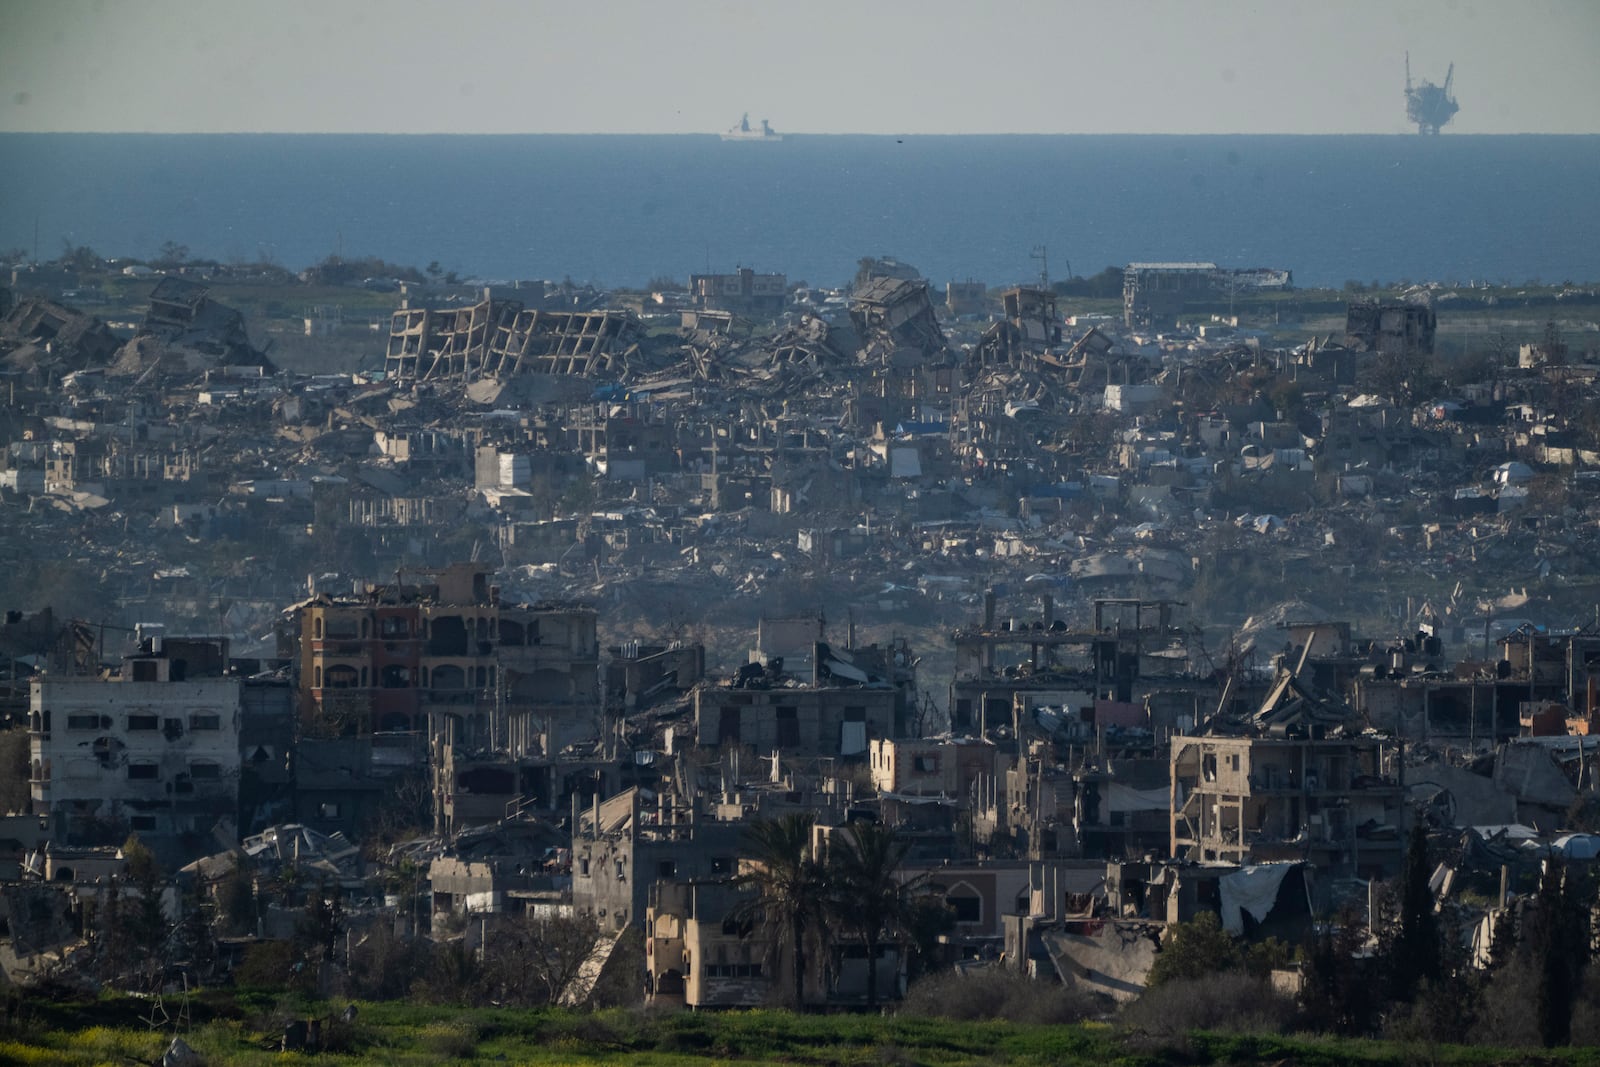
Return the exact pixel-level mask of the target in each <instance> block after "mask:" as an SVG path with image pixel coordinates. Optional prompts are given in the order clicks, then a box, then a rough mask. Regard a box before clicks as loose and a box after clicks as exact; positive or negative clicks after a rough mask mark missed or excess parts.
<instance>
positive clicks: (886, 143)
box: [0, 133, 1600, 287]
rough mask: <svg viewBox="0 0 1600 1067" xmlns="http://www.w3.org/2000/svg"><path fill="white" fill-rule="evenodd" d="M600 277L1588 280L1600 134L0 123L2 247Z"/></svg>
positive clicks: (490, 277)
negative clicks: (732, 135)
mask: <svg viewBox="0 0 1600 1067" xmlns="http://www.w3.org/2000/svg"><path fill="white" fill-rule="evenodd" d="M169 241H170V242H175V243H177V244H179V245H183V246H186V247H187V248H188V249H189V252H190V254H191V255H192V256H196V257H204V258H209V259H216V260H219V261H223V262H254V261H258V260H268V261H272V262H275V263H278V264H280V265H283V266H285V267H289V268H292V269H300V268H303V267H306V266H309V265H312V264H314V263H317V262H320V261H322V260H323V259H325V258H327V257H328V256H330V255H339V256H343V257H344V258H359V257H369V256H370V257H378V258H380V259H383V260H385V261H388V262H391V263H396V264H401V265H414V266H417V267H423V266H426V265H427V264H429V263H431V262H437V263H438V264H440V266H441V268H442V269H443V270H446V271H453V272H455V273H457V274H459V275H460V276H461V277H462V278H477V279H481V280H483V281H486V282H502V281H511V280H518V279H540V278H545V279H564V278H570V279H572V280H574V281H577V282H588V283H593V284H595V285H598V286H602V287H622V286H640V285H643V284H645V283H646V282H647V281H649V280H652V279H659V278H672V279H676V280H678V281H686V280H687V278H688V276H689V275H690V274H693V273H700V272H706V271H710V272H717V273H722V272H728V271H732V270H734V269H735V268H738V267H749V268H753V269H754V270H756V271H758V272H775V273H783V274H786V275H787V276H788V278H789V280H790V281H791V282H805V283H808V284H810V285H815V286H832V285H839V284H843V283H845V282H847V281H848V280H849V279H850V278H851V276H852V275H853V274H854V273H855V270H856V267H857V263H858V261H859V260H860V259H862V258H863V257H867V256H874V257H882V256H892V257H894V258H896V259H899V260H901V261H903V262H905V263H909V264H910V265H912V266H914V267H916V268H918V269H919V270H920V271H921V272H922V273H923V275H924V276H926V277H928V278H930V279H932V280H933V281H935V282H936V283H938V284H941V285H942V284H943V283H944V282H946V281H951V280H958V281H959V280H969V279H970V280H978V281H985V282H988V283H990V284H991V285H1008V284H1014V283H1017V282H1031V281H1034V280H1037V279H1038V278H1039V277H1040V276H1041V274H1046V275H1047V276H1048V277H1050V278H1051V279H1060V278H1064V277H1068V276H1070V275H1072V274H1079V275H1084V276H1088V275H1092V274H1094V273H1096V272H1098V271H1100V270H1102V269H1104V268H1105V267H1107V266H1111V265H1121V264H1124V263H1127V262H1131V261H1145V260H1156V261H1211V262H1216V263H1218V264H1221V265H1223V266H1231V267H1272V268H1280V269H1288V270H1291V271H1293V274H1294V279H1295V283H1296V284H1297V285H1299V286H1302V287H1311V286H1342V285H1344V284H1345V283H1347V282H1350V281H1357V282H1363V283H1366V282H1372V281H1382V282H1386V283H1387V282H1398V281H1411V282H1424V281H1437V282H1442V283H1445V284H1451V285H1465V284H1471V283H1483V282H1493V283H1497V284H1512V285H1518V284H1523V283H1525V282H1543V283H1545V284H1556V283H1560V282H1574V283H1583V282H1589V281H1594V280H1597V279H1600V136H1545V135H1523V136H1474V135H1456V134H1451V133H1446V134H1444V135H1442V136H1438V137H1422V136H1417V135H1389V136H1262V135H1252V136H1160V135H1128V136H1101V135H1093V136H1091V135H1062V136H1042V135H1041V136H1033V135H984V136H906V137H893V136H844V135H837V136H835V135H791V136H787V137H785V138H784V139H783V140H782V141H780V142H774V143H757V142H725V141H722V140H721V139H719V138H718V137H717V136H715V135H661V136H652V135H589V136H567V135H528V136H487V135H338V134H239V135H232V134H226V135H225V134H195V135H166V134H15V133H12V134H0V252H4V251H6V250H13V249H23V250H26V251H27V252H28V253H30V254H32V253H34V252H35V251H37V253H38V255H39V256H41V257H42V258H44V259H51V258H54V257H55V256H57V255H59V254H60V253H61V251H62V249H63V248H64V247H66V246H82V245H86V246H88V247H90V248H92V249H94V250H95V251H96V252H98V253H100V254H101V255H104V256H118V257H129V258H134V259H142V258H150V257H154V256H155V255H157V254H158V252H159V250H160V249H161V247H162V245H163V244H165V243H166V242H169Z"/></svg>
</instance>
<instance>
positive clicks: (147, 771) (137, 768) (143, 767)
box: [128, 763, 161, 781]
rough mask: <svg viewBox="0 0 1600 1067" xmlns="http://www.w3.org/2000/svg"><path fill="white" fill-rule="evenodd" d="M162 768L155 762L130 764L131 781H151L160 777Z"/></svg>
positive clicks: (129, 777)
mask: <svg viewBox="0 0 1600 1067" xmlns="http://www.w3.org/2000/svg"><path fill="white" fill-rule="evenodd" d="M160 773H161V768H160V767H159V766H157V765H156V764H154V763H130V764H128V780H129V781H141V780H142V781H149V780H151V779H154V778H158V777H160Z"/></svg>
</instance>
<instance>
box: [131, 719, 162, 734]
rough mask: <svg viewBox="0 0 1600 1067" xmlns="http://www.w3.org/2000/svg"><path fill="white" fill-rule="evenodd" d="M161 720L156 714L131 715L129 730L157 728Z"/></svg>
mask: <svg viewBox="0 0 1600 1067" xmlns="http://www.w3.org/2000/svg"><path fill="white" fill-rule="evenodd" d="M160 725H161V723H160V721H159V720H158V719H157V717H156V716H154V715H129V716H128V730H129V731H130V732H131V731H134V730H155V729H158V728H160Z"/></svg>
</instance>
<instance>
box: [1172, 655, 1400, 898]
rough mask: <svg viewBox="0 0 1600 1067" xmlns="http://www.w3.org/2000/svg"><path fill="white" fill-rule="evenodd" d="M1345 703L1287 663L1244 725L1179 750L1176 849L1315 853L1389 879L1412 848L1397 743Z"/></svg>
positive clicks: (1175, 745) (1342, 867) (1241, 857)
mask: <svg viewBox="0 0 1600 1067" xmlns="http://www.w3.org/2000/svg"><path fill="white" fill-rule="evenodd" d="M1353 721H1354V720H1353V716H1352V715H1351V713H1350V710H1349V708H1348V706H1347V705H1342V704H1340V703H1339V702H1338V701H1337V700H1334V699H1330V698H1326V697H1323V696H1321V695H1319V694H1316V693H1314V692H1312V691H1311V690H1309V689H1308V688H1306V687H1305V686H1304V685H1302V684H1301V683H1300V682H1299V681H1298V680H1297V679H1296V677H1295V675H1294V674H1292V673H1291V672H1289V671H1288V670H1284V671H1282V672H1281V674H1280V676H1279V679H1278V682H1277V684H1276V685H1275V686H1274V687H1273V689H1272V691H1271V692H1270V693H1268V695H1267V697H1266V699H1265V700H1264V701H1263V702H1262V704H1261V707H1260V708H1259V709H1258V710H1257V711H1256V713H1255V714H1254V716H1253V717H1252V718H1251V719H1250V720H1249V721H1248V722H1247V723H1244V724H1237V725H1234V724H1227V723H1224V722H1221V721H1217V722H1214V723H1213V724H1211V726H1210V727H1209V728H1208V731H1207V732H1206V733H1204V734H1200V735H1196V736H1190V737H1175V738H1173V739H1172V749H1171V757H1170V758H1171V788H1172V804H1171V812H1172V844H1171V854H1172V855H1173V856H1174V857H1176V858H1180V859H1188V860H1193V861H1195V862H1200V863H1210V862H1221V863H1240V864H1251V863H1264V862H1272V861H1280V860H1307V861H1309V862H1311V863H1313V864H1315V865H1316V866H1317V868H1318V869H1319V870H1323V871H1329V872H1337V873H1341V874H1345V875H1354V876H1356V877H1373V876H1376V877H1388V876H1390V875H1392V874H1393V873H1394V872H1396V871H1398V870H1399V865H1400V859H1401V856H1402V854H1403V852H1404V848H1405V830H1406V816H1405V806H1406V798H1405V788H1404V785H1403V784H1402V783H1403V777H1402V775H1401V772H1400V769H1399V763H1398V761H1399V751H1398V749H1397V748H1396V747H1395V746H1394V745H1393V744H1392V743H1390V742H1388V741H1387V740H1386V739H1383V738H1380V737H1377V736H1371V735H1366V734H1362V733H1359V732H1357V731H1356V730H1354V729H1352V728H1351V724H1352V723H1353Z"/></svg>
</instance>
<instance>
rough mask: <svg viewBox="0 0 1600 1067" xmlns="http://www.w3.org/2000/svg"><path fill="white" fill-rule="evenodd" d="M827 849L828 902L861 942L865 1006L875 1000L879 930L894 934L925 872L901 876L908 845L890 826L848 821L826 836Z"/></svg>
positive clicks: (898, 931) (899, 930) (900, 929)
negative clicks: (863, 947)
mask: <svg viewBox="0 0 1600 1067" xmlns="http://www.w3.org/2000/svg"><path fill="white" fill-rule="evenodd" d="M830 845H831V847H830V848H829V850H828V872H829V875H830V877H829V882H830V883H831V887H832V893H831V903H832V905H833V909H834V911H835V913H836V914H837V916H838V918H839V921H840V922H841V923H842V924H843V925H845V926H846V927H848V928H849V929H851V930H853V931H855V932H856V933H857V934H859V935H861V939H862V940H863V941H865V942H866V946H867V1007H868V1008H875V1007H877V1006H878V945H879V943H880V942H881V941H882V939H883V935H884V934H885V933H887V934H889V935H890V936H891V937H893V938H895V939H896V940H897V941H898V940H900V937H901V934H902V933H903V932H904V930H905V926H906V919H907V918H908V916H909V915H910V913H911V910H912V906H913V904H914V903H915V901H916V898H917V896H918V895H919V894H920V893H922V892H923V891H924V889H925V888H926V886H927V881H928V875H927V874H926V873H923V874H919V875H917V876H916V877H914V878H909V879H902V878H901V877H900V865H901V863H902V862H904V860H905V858H906V851H907V850H908V849H909V848H910V847H911V846H910V845H909V844H908V843H907V842H905V841H902V840H900V839H899V838H898V837H897V836H896V835H895V832H894V831H893V830H892V829H889V828H888V827H885V826H883V825H881V824H879V823H875V822H852V823H850V824H849V825H848V826H846V827H845V829H844V832H843V833H841V834H839V835H837V836H836V837H834V838H832V839H831V841H830Z"/></svg>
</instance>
